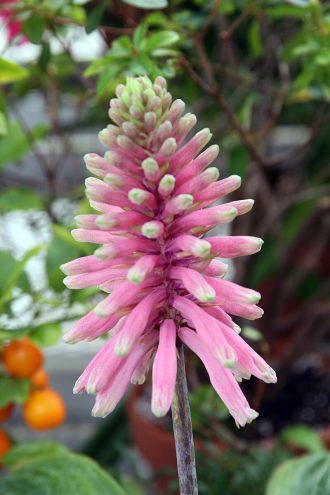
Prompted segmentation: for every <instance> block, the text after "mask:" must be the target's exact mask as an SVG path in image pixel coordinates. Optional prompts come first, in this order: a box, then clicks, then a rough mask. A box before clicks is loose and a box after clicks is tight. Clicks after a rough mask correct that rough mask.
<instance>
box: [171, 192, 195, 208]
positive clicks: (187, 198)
mask: <svg viewBox="0 0 330 495" xmlns="http://www.w3.org/2000/svg"><path fill="white" fill-rule="evenodd" d="M175 199H176V203H177V206H178V207H179V208H180V210H186V209H187V208H189V206H191V205H192V204H193V201H194V197H193V196H192V195H191V194H179V195H178V196H177V197H176V198H175Z"/></svg>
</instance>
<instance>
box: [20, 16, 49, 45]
mask: <svg viewBox="0 0 330 495" xmlns="http://www.w3.org/2000/svg"><path fill="white" fill-rule="evenodd" d="M44 30H45V20H44V18H43V17H40V16H38V15H36V14H32V15H31V16H30V17H29V18H28V19H26V20H25V21H24V22H23V24H22V32H23V33H24V34H25V35H26V36H27V37H28V38H29V40H30V41H31V42H32V43H35V44H36V45H38V44H39V43H40V42H41V38H42V35H43V33H44Z"/></svg>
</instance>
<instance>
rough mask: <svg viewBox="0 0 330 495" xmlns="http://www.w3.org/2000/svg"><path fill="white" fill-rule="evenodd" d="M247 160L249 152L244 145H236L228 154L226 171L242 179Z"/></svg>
mask: <svg viewBox="0 0 330 495" xmlns="http://www.w3.org/2000/svg"><path fill="white" fill-rule="evenodd" d="M248 162H249V154H248V152H247V151H246V148H245V147H244V146H237V147H236V148H234V149H233V150H232V151H231V153H230V155H229V163H228V169H227V170H228V173H229V174H237V175H240V176H241V177H242V179H244V177H245V175H246V171H247V166H248Z"/></svg>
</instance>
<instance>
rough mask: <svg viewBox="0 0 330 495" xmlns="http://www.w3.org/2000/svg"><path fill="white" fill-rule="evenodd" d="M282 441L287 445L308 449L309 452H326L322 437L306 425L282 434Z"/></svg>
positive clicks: (294, 427)
mask: <svg viewBox="0 0 330 495" xmlns="http://www.w3.org/2000/svg"><path fill="white" fill-rule="evenodd" d="M280 439H281V440H282V441H283V442H284V443H287V444H291V445H294V446H296V447H300V448H303V449H306V450H307V451H309V452H320V451H323V450H325V447H324V445H323V442H322V440H321V438H320V435H319V434H318V433H317V432H316V431H314V430H312V428H308V426H306V425H295V426H290V427H289V428H286V429H285V430H283V431H282V432H281V435H280Z"/></svg>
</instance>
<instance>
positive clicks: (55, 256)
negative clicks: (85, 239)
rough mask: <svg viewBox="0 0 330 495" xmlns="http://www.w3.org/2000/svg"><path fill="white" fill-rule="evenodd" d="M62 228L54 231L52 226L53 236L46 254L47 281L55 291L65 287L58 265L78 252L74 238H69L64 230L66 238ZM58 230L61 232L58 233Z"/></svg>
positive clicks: (74, 256)
mask: <svg viewBox="0 0 330 495" xmlns="http://www.w3.org/2000/svg"><path fill="white" fill-rule="evenodd" d="M54 227H55V226H54ZM57 227H58V226H57ZM63 230H64V229H63ZM63 230H62V229H57V231H56V230H55V228H54V236H53V239H52V240H51V242H50V244H49V246H48V250H47V255H46V270H47V275H48V281H49V284H50V286H51V287H52V288H53V289H54V290H55V291H56V292H62V291H63V290H64V289H65V286H64V285H63V278H64V274H63V273H62V272H61V270H60V268H59V267H60V265H62V264H63V263H67V262H68V261H71V260H72V259H74V258H77V257H78V256H79V254H80V251H79V249H78V247H76V245H75V240H74V239H72V238H71V235H70V233H69V232H67V231H65V230H64V231H65V232H66V234H67V236H68V238H67V237H66V235H65V234H64V233H63ZM59 232H61V234H60V235H59Z"/></svg>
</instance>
